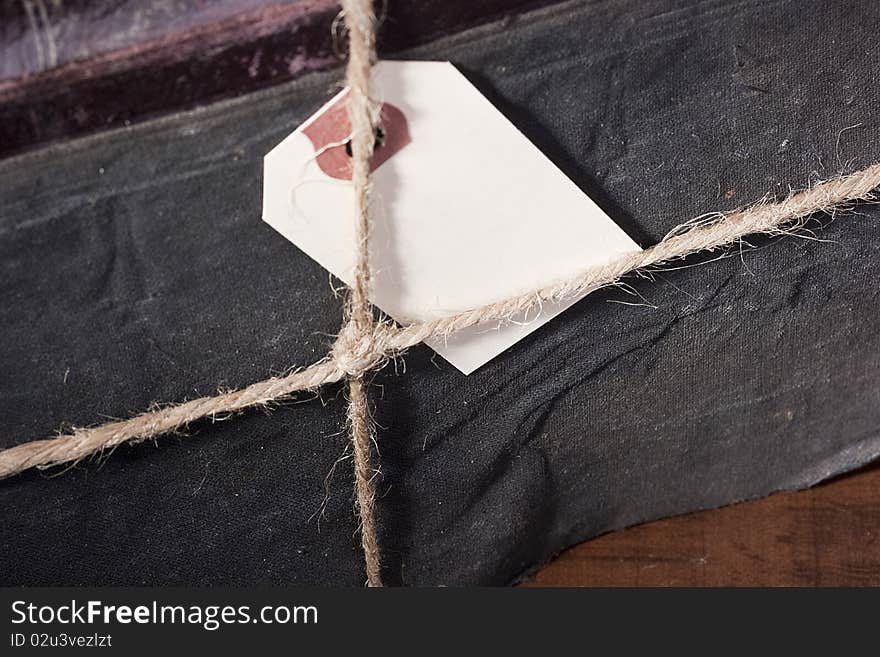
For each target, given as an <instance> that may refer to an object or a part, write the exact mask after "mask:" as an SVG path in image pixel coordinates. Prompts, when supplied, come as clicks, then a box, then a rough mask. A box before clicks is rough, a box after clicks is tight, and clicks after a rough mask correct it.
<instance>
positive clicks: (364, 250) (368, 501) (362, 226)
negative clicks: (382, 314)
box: [334, 0, 382, 586]
mask: <svg viewBox="0 0 880 657" xmlns="http://www.w3.org/2000/svg"><path fill="white" fill-rule="evenodd" d="M342 12H343V14H344V16H345V26H346V28H347V29H348V65H347V67H346V72H345V73H346V80H347V82H348V87H349V94H348V100H347V104H348V120H349V123H350V124H351V182H352V186H353V188H354V214H355V217H354V219H355V245H356V247H357V252H356V263H355V270H354V281H353V282H352V285H351V289H350V290H349V297H348V308H347V314H348V323H347V324H346V326H345V327H343V329H342V332H341V333H340V337H339V339H338V340H337V347H336V348H335V349H334V352H335V355H336V357H337V359H338V361H337V362H339V363H340V364H341V365H342V367H343V368H344V370H345V373H346V377H347V379H348V426H349V431H350V432H351V442H352V448H353V453H354V474H355V493H356V499H357V509H358V514H359V516H360V520H361V546H362V547H363V550H364V561H365V564H366V573H367V585H368V586H382V578H381V574H380V563H379V540H378V536H377V533H378V532H377V529H376V512H375V504H376V487H375V484H374V481H373V480H374V477H375V476H376V475H378V474H379V473H378V470H376V469H375V467H374V466H373V463H372V448H373V442H374V440H375V438H374V434H375V428H374V427H373V421H372V418H371V417H370V409H369V401H368V399H367V385H366V382H365V381H364V374H365V372H366V371H367V368H368V367H369V366H370V365H373V364H374V360H375V358H376V357H375V355H374V352H375V350H374V349H373V346H372V344H371V338H372V336H373V333H374V331H373V326H374V324H375V322H374V321H373V307H372V305H371V304H370V300H369V291H370V257H369V256H370V205H369V204H370V197H369V185H370V158H371V157H372V155H373V147H374V144H375V133H376V127H377V124H378V119H379V111H378V104H377V103H375V102H374V101H373V99H372V98H371V97H370V77H371V72H372V68H373V64H374V63H375V60H376V16H375V15H374V14H373V2H372V0H343V1H342ZM376 363H378V361H376Z"/></svg>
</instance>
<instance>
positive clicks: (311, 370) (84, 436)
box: [0, 0, 880, 586]
mask: <svg viewBox="0 0 880 657" xmlns="http://www.w3.org/2000/svg"><path fill="white" fill-rule="evenodd" d="M342 8H343V12H344V18H345V25H346V27H347V29H348V44H349V59H348V64H347V67H346V81H347V84H348V87H349V89H350V93H349V96H348V101H347V102H348V115H349V121H350V123H351V137H350V138H351V151H352V158H351V161H352V186H353V189H354V199H355V204H354V218H355V236H356V245H357V255H356V265H355V272H354V282H353V283H352V286H351V289H350V291H349V297H348V301H347V304H346V311H345V319H346V321H345V324H344V325H343V328H342V329H341V331H340V333H339V335H338V337H337V339H336V342H335V344H334V345H333V348H332V350H331V351H330V353H329V354H328V355H327V356H326V357H325V358H323V359H321V360H319V361H318V362H316V363H313V364H312V365H310V366H308V367H305V368H303V369H299V370H296V371H293V372H292V373H290V374H287V375H285V376H279V377H271V378H268V379H265V380H263V381H259V382H257V383H254V384H252V385H250V386H247V387H246V388H242V389H241V390H235V391H232V392H226V393H222V394H218V395H215V396H212V397H201V398H199V399H194V400H191V401H188V402H184V403H181V404H174V405H168V406H165V407H163V408H160V409H157V410H154V411H149V412H146V413H142V414H140V415H137V416H135V417H133V418H131V419H128V420H121V421H116V422H109V423H107V424H103V425H99V426H96V427H91V428H81V429H74V430H73V431H72V432H71V433H69V434H66V435H62V436H57V437H54V438H48V439H44V440H34V441H31V442H27V443H23V444H21V445H16V446H15V447H10V448H8V449H5V450H2V451H0V479H2V478H5V477H10V476H13V475H16V474H18V473H21V472H23V471H25V470H28V469H30V468H40V469H43V468H49V467H53V466H57V465H61V464H64V463H72V462H76V461H79V460H80V459H83V458H85V457H87V456H90V455H92V454H95V453H98V452H101V451H102V450H105V449H108V448H113V447H115V446H117V445H120V444H122V443H126V442H131V443H136V442H140V441H143V440H148V439H151V438H157V437H159V436H162V435H164V434H168V433H172V432H175V431H177V430H180V429H182V428H184V427H186V426H187V425H189V424H191V423H193V422H195V421H197V420H201V419H204V418H210V419H212V420H213V419H217V418H218V417H225V416H226V415H228V414H230V413H235V412H239V411H243V410H246V409H248V408H253V407H257V406H265V405H268V404H269V403H271V402H276V401H280V400H283V399H285V398H287V397H289V396H291V395H292V394H294V393H297V392H302V391H307V390H315V389H317V388H319V387H321V386H323V385H326V384H330V383H336V382H339V381H342V380H346V381H347V384H348V424H349V430H350V433H351V440H352V445H353V452H354V463H355V466H354V467H355V488H356V491H355V492H356V500H357V507H358V512H359V515H360V520H361V543H362V546H363V550H364V557H365V562H366V574H367V583H368V585H370V586H381V583H382V580H381V576H380V559H379V544H378V537H377V531H376V518H375V485H374V478H375V475H376V474H377V472H378V471H377V469H376V468H375V466H374V465H373V463H372V451H373V446H374V445H375V428H374V425H373V422H372V420H371V417H370V412H369V406H368V401H367V395H366V383H365V380H364V377H365V376H366V375H367V374H368V373H370V372H371V371H375V370H378V369H380V368H381V367H383V366H384V365H385V363H386V362H387V361H388V359H390V358H393V357H395V356H398V355H400V354H402V353H403V352H404V351H406V350H407V349H409V348H410V347H413V346H415V345H417V344H419V343H421V342H423V341H425V340H427V339H430V338H446V337H449V336H451V335H453V334H455V333H457V332H459V331H462V330H464V329H467V328H470V327H473V326H478V325H481V324H487V323H491V324H504V323H506V322H511V321H514V320H516V319H517V318H521V317H523V316H524V315H525V314H527V313H529V312H530V311H533V310H538V311H540V309H541V307H542V305H543V304H544V303H562V302H565V301H571V300H574V299H577V298H579V297H581V296H583V295H584V294H587V293H589V292H592V291H594V290H597V289H599V288H602V287H606V286H609V285H614V284H617V283H618V282H619V281H620V279H621V278H623V277H624V276H626V275H628V274H633V273H643V274H647V273H650V271H652V268H655V267H659V266H661V265H664V264H668V263H671V262H674V261H676V260H680V259H682V258H685V257H687V256H689V255H691V254H694V253H698V252H710V251H715V250H718V249H722V248H724V247H727V246H730V245H732V244H735V243H737V242H739V241H740V240H742V239H743V238H745V237H747V236H749V235H756V234H764V235H776V234H787V233H791V232H794V231H795V230H796V229H797V228H799V227H800V225H801V223H802V222H803V220H805V219H806V218H807V217H809V216H810V215H812V214H815V213H818V212H827V213H832V212H834V211H835V210H839V209H842V208H844V207H846V206H848V205H849V204H852V203H854V202H856V201H865V200H871V199H872V195H871V192H872V191H873V190H874V189H875V188H877V187H878V186H880V164H875V165H872V166H870V167H868V168H866V169H863V170H861V171H858V172H856V173H853V174H850V175H848V176H845V177H841V178H837V179H834V180H829V181H826V182H821V183H817V184H816V185H814V186H813V187H811V188H809V189H806V190H804V191H802V192H799V193H796V194H791V195H789V196H788V197H787V198H786V199H785V200H783V201H780V202H778V203H766V202H763V203H759V204H757V205H754V206H752V207H750V208H746V209H744V210H739V211H735V212H731V213H726V214H724V213H716V214H714V215H711V217H710V218H709V219H706V218H702V219H698V220H694V221H691V222H686V223H685V224H682V225H681V226H679V227H678V228H676V229H674V230H673V231H672V232H671V233H669V235H667V236H666V237H665V238H664V239H663V240H661V241H660V242H658V243H657V244H655V245H654V246H652V247H650V248H648V249H645V250H644V251H635V252H632V253H626V254H623V255H620V256H617V257H615V258H613V259H611V260H610V261H608V262H606V263H604V264H601V265H596V266H591V267H588V268H585V269H583V270H582V271H580V272H577V273H575V274H574V275H572V276H571V277H569V278H565V279H562V280H557V281H554V282H551V283H549V284H548V285H546V286H543V287H540V288H537V289H535V290H532V291H530V292H526V293H524V294H518V295H514V296H511V297H507V298H504V299H500V300H498V301H495V302H493V303H489V304H486V305H484V306H480V307H477V308H472V309H470V310H465V311H463V312H459V313H456V314H453V315H449V316H446V317H441V318H438V319H433V320H430V321H425V322H418V323H414V324H409V325H406V326H396V325H393V324H390V323H388V322H376V321H375V320H374V319H373V309H372V306H371V304H370V302H369V291H370V266H369V238H370V213H369V163H370V157H371V156H372V153H373V147H374V143H375V136H374V135H375V129H376V127H377V123H378V118H379V112H378V107H379V105H378V103H376V102H375V100H374V99H373V98H372V97H371V93H370V88H371V87H370V84H371V82H370V71H371V68H372V65H373V64H374V63H375V61H376V30H375V22H376V19H375V16H374V14H373V9H372V2H371V1H370V0H342Z"/></svg>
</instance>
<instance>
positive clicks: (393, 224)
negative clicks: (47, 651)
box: [263, 61, 639, 374]
mask: <svg viewBox="0 0 880 657" xmlns="http://www.w3.org/2000/svg"><path fill="white" fill-rule="evenodd" d="M373 75H374V82H375V84H374V92H375V93H376V96H377V100H380V101H381V102H382V103H383V104H382V112H381V124H380V129H379V130H378V131H377V137H376V151H375V154H374V156H373V160H372V168H373V175H372V196H371V204H372V206H371V210H372V217H373V229H372V235H371V241H370V263H371V266H372V271H373V280H372V299H371V300H372V301H373V303H375V304H376V305H377V306H379V308H381V309H382V310H383V311H385V312H386V313H387V314H388V315H390V316H391V317H393V318H394V319H395V320H397V321H398V322H400V323H403V324H408V323H411V322H416V321H422V320H427V319H433V318H436V317H441V316H444V315H449V314H452V313H455V312H457V311H461V310H467V309H469V308H474V307H477V306H481V305H484V304H486V303H490V302H492V301H496V300H498V299H501V298H504V297H507V296H511V295H515V294H519V293H525V292H528V291H529V290H532V289H534V288H536V287H539V286H543V285H546V284H548V283H551V282H553V281H555V280H558V279H561V278H565V277H568V276H571V275H573V274H575V273H577V272H578V271H579V270H581V269H583V268H584V267H587V266H590V265H593V264H601V263H602V262H605V261H607V260H609V259H610V258H612V257H613V256H615V255H618V254H621V253H624V252H631V251H637V250H639V247H638V245H637V244H635V242H633V241H632V240H631V239H630V238H629V237H628V236H627V235H626V234H625V233H624V232H623V231H622V230H621V229H620V228H619V227H618V226H617V225H616V224H615V223H614V222H613V221H612V220H611V219H610V218H609V217H608V216H607V215H606V214H605V213H604V212H602V210H600V209H599V207H598V206H597V205H596V204H595V203H594V202H593V201H592V200H591V199H590V198H589V197H587V196H586V195H585V194H584V193H583V192H582V191H581V190H580V189H578V187H577V186H576V185H575V184H574V183H572V182H571V180H569V179H568V178H567V177H566V176H565V175H564V174H563V173H562V172H561V171H559V169H557V168H556V167H555V166H554V165H553V164H552V163H551V162H550V160H548V159H547V158H546V157H545V156H544V155H543V154H542V153H541V152H540V151H539V150H538V149H537V148H536V147H535V146H534V144H532V143H531V142H530V141H529V140H528V139H526V138H525V136H523V134H522V133H520V132H519V130H517V129H516V127H515V126H514V125H513V124H511V123H510V122H509V121H508V120H507V119H506V118H505V117H504V116H503V115H502V114H501V113H500V112H499V111H498V110H496V109H495V108H494V107H493V106H492V104H491V103H490V102H489V101H488V100H486V98H485V97H484V96H483V95H482V94H480V92H479V91H477V89H476V88H475V87H474V86H473V85H472V84H471V83H470V82H468V81H467V79H466V78H465V77H464V76H462V75H461V73H459V72H458V71H457V70H456V69H455V67H453V66H452V65H451V64H449V63H447V62H411V61H410V62H392V61H384V62H380V63H379V64H378V65H377V66H376V67H375V68H374V74H373ZM346 93H347V92H346V90H343V91H342V92H340V93H339V94H338V95H337V96H336V97H335V98H333V99H332V100H331V101H330V102H328V103H327V104H326V105H325V106H324V107H322V108H321V109H320V110H319V111H318V112H317V113H316V114H314V115H313V116H312V117H311V118H310V119H308V120H307V121H306V122H305V123H304V124H303V125H301V126H300V127H299V128H297V129H296V130H295V131H294V132H293V134H291V135H290V136H289V137H287V138H286V139H285V140H284V141H282V142H281V143H280V144H278V146H276V147H275V148H274V149H272V151H270V152H269V153H268V154H267V155H266V158H265V163H264V166H265V182H264V188H263V219H264V220H265V221H266V222H267V223H269V224H270V225H271V226H272V227H273V228H275V229H276V230H277V231H278V232H280V233H281V234H282V235H283V236H284V237H286V238H287V239H288V240H290V241H291V242H293V243H294V244H296V245H297V246H298V247H299V248H300V249H302V250H303V251H304V252H305V253H307V254H308V255H309V256H311V257H312V258H314V259H315V260H316V261H318V262H319V263H320V264H321V265H323V266H324V267H326V268H327V269H328V270H329V271H331V272H333V274H335V275H336V276H338V277H339V278H341V279H342V280H343V281H345V282H346V283H351V277H352V272H353V269H354V261H355V257H354V254H355V247H354V214H353V193H352V190H351V183H350V182H349V181H350V179H351V172H350V152H349V146H348V144H347V139H348V134H349V124H348V117H347V115H346V109H345V99H346ZM572 303H574V301H568V302H565V303H561V304H545V305H544V307H543V308H542V309H541V311H540V313H535V312H532V313H530V316H529V317H528V318H522V319H524V320H527V321H525V322H523V323H515V324H505V325H503V326H498V325H483V326H479V327H474V328H472V329H470V330H468V331H465V332H463V333H457V334H455V335H453V336H450V337H449V339H448V340H442V339H438V340H432V341H430V342H429V343H428V344H429V345H430V346H431V347H432V348H433V349H434V350H435V351H436V352H437V353H439V354H440V355H442V356H443V357H444V358H445V359H446V360H448V361H449V362H450V363H452V364H453V365H455V366H456V367H457V368H458V369H459V370H461V371H462V372H464V373H465V374H469V373H471V372H473V371H474V370H475V369H477V368H478V367H480V366H481V365H483V364H485V363H487V362H488V361H489V360H491V359H492V358H494V357H495V356H497V355H498V354H500V353H501V352H502V351H504V350H505V349H507V348H508V347H510V346H512V345H513V344H515V343H516V342H517V341H518V340H520V339H521V338H523V337H524V336H526V335H528V334H529V333H531V332H532V331H534V330H535V329H537V328H538V327H540V326H541V325H542V324H544V323H546V322H547V321H548V320H550V319H551V318H552V317H554V316H555V315H557V314H559V313H560V312H562V311H563V310H565V309H566V308H567V307H569V306H570V305H571V304H572ZM536 314H537V317H536Z"/></svg>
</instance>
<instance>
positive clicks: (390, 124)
mask: <svg viewBox="0 0 880 657" xmlns="http://www.w3.org/2000/svg"><path fill="white" fill-rule="evenodd" d="M347 98H348V94H347V93H344V94H342V95H340V96H337V98H336V99H335V100H334V101H333V102H332V103H331V104H330V105H329V106H328V107H326V108H325V109H324V110H322V111H321V112H320V113H319V114H318V115H316V116H315V120H314V121H312V122H310V123H306V124H305V125H304V126H303V127H302V132H303V134H304V135H305V136H306V137H308V138H309V141H311V142H312V148H314V150H315V153H317V154H318V155H317V157H316V158H315V161H316V162H317V164H318V166H319V167H320V169H321V171H323V172H324V173H326V174H327V175H328V176H330V177H331V178H336V179H338V180H351V140H350V139H349V135H350V133H351V125H350V124H349V122H348V110H347V109H346V106H345V103H346V99H347ZM409 142H410V139H409V127H408V126H407V124H406V117H404V115H403V112H401V111H400V110H399V109H397V108H396V107H395V106H394V105H392V104H390V103H382V107H381V110H380V114H379V127H378V128H377V129H376V144H375V148H374V150H373V157H372V158H370V171H371V172H373V171H375V170H376V169H378V168H379V167H380V166H382V163H383V162H385V161H386V160H388V158H390V157H391V156H392V155H394V154H395V153H396V152H398V151H399V150H400V149H401V148H403V147H404V146H406V145H407V144H408V143H409Z"/></svg>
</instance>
